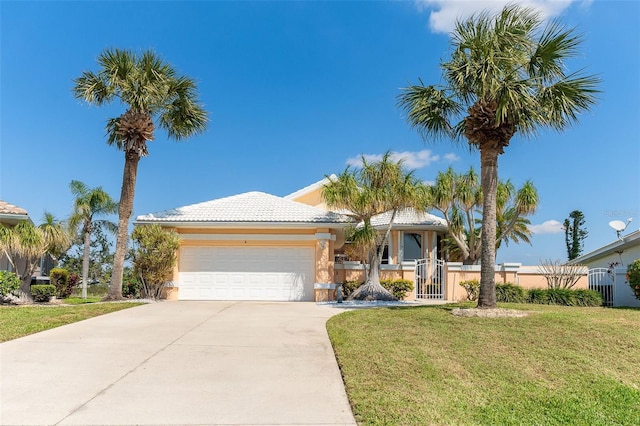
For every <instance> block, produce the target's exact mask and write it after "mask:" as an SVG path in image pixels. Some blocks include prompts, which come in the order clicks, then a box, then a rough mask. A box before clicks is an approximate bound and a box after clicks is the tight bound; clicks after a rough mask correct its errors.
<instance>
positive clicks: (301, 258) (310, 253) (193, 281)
mask: <svg viewBox="0 0 640 426" xmlns="http://www.w3.org/2000/svg"><path fill="white" fill-rule="evenodd" d="M314 280H315V256H314V250H313V248H311V247H295V248H294V247H183V248H182V249H181V250H180V282H179V286H180V289H179V291H178V297H179V298H180V299H181V300H274V301H276V300H277V301H282V300H292V301H293V300H308V301H312V300H314V294H313V282H314Z"/></svg>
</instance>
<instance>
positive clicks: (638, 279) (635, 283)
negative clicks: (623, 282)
mask: <svg viewBox="0 0 640 426" xmlns="http://www.w3.org/2000/svg"><path fill="white" fill-rule="evenodd" d="M627 282H628V283H629V286H630V287H631V291H632V292H633V295H634V296H635V297H636V299H638V300H640V259H636V260H634V261H633V262H632V263H631V265H629V266H627Z"/></svg>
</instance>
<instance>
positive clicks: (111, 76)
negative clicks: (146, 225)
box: [73, 49, 207, 299]
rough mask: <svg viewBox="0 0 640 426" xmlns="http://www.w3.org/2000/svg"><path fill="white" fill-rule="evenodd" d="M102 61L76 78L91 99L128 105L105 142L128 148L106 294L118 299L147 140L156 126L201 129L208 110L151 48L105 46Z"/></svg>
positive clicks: (180, 135) (179, 133)
mask: <svg viewBox="0 0 640 426" xmlns="http://www.w3.org/2000/svg"><path fill="white" fill-rule="evenodd" d="M98 65H100V69H99V71H98V72H96V73H94V72H92V71H85V72H83V73H82V75H81V76H80V77H79V78H77V79H76V80H74V83H75V85H74V88H73V92H74V95H75V97H76V98H78V99H82V100H84V101H85V102H87V103H89V104H91V105H98V106H101V105H105V104H108V103H111V102H113V101H114V100H116V99H117V100H119V101H120V102H121V103H123V104H124V105H126V108H127V109H126V111H125V112H124V113H123V114H122V115H120V116H119V117H115V118H110V119H109V120H108V121H107V135H108V140H107V143H108V144H109V145H115V146H116V147H117V148H118V149H120V150H122V151H124V157H125V163H124V172H123V177H122V191H121V194H120V204H119V209H118V233H117V237H116V251H115V255H114V264H113V275H112V278H111V285H110V287H109V294H108V295H107V298H108V299H120V298H122V274H123V270H124V258H125V254H126V251H127V239H128V228H129V219H130V217H131V212H132V210H133V198H134V192H135V185H136V177H137V172H138V163H139V161H140V158H141V157H145V156H147V155H148V150H147V141H151V140H153V139H154V131H155V129H156V127H160V128H161V129H164V130H165V131H166V132H167V135H168V136H169V138H172V139H176V140H181V139H184V138H187V137H189V136H192V135H195V134H198V133H202V132H204V130H205V128H206V124H207V112H206V111H205V110H204V108H203V107H202V106H201V105H200V104H198V101H197V93H196V92H197V90H196V84H195V82H194V81H193V80H192V79H190V78H188V77H185V76H181V75H178V74H177V73H176V71H175V70H174V68H173V67H172V66H171V65H170V64H168V63H166V62H164V61H163V60H162V59H161V58H159V57H158V56H157V55H156V54H155V53H153V52H152V51H146V52H144V53H142V54H141V55H138V54H136V53H134V52H131V51H128V50H121V49H107V50H105V51H103V52H102V53H101V54H100V56H98Z"/></svg>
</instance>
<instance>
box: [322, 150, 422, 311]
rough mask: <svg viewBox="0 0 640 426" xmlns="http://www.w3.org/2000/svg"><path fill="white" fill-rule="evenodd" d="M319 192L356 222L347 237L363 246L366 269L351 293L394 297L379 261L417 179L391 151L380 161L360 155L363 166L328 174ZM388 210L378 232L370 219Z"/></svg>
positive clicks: (409, 201) (366, 297)
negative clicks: (383, 226) (383, 282)
mask: <svg viewBox="0 0 640 426" xmlns="http://www.w3.org/2000/svg"><path fill="white" fill-rule="evenodd" d="M328 179H329V183H327V184H326V185H325V186H324V187H323V189H322V196H323V198H324V200H325V202H326V203H327V205H328V206H329V207H332V208H339V209H345V210H347V212H346V214H347V215H349V216H351V217H352V218H353V219H354V220H355V222H356V223H357V225H355V226H352V227H350V228H349V229H347V238H348V239H349V240H350V241H351V242H352V243H353V244H355V245H356V246H358V247H362V248H363V249H364V252H365V254H366V255H367V261H368V265H369V269H368V270H367V269H365V275H366V276H365V282H364V284H362V285H361V286H360V287H358V288H357V289H356V290H355V291H354V292H353V293H352V294H351V295H350V296H349V298H350V299H358V300H395V298H394V297H393V295H392V294H391V293H389V291H387V289H385V288H384V287H383V286H382V285H381V284H380V264H381V262H382V256H383V252H384V246H385V244H386V241H387V240H388V239H389V234H390V232H391V227H392V225H393V222H394V219H395V216H396V213H397V212H398V210H400V209H402V208H404V207H408V206H411V204H412V203H413V201H414V199H416V193H417V192H418V191H419V190H420V189H419V188H420V183H419V182H418V181H417V179H416V178H415V177H414V175H413V172H410V171H407V170H406V169H405V168H404V166H403V162H402V161H401V160H400V161H393V160H392V159H391V153H389V152H387V153H386V154H384V156H383V157H382V159H381V160H380V161H374V162H369V161H367V160H366V158H364V157H362V166H361V167H359V168H357V169H355V170H354V169H351V168H349V167H347V169H346V170H345V171H344V172H343V173H341V174H340V175H338V176H337V177H335V178H333V177H329V178H328ZM387 212H391V218H390V220H389V223H388V224H387V228H386V230H385V232H384V233H383V234H382V235H380V233H379V231H378V229H376V228H375V227H374V225H373V224H372V222H371V219H372V218H373V217H374V216H377V215H379V214H382V213H387Z"/></svg>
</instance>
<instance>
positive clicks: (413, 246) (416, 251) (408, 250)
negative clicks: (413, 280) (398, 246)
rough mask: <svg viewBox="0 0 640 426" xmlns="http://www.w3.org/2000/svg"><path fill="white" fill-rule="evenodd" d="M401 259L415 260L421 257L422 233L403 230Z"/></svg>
mask: <svg viewBox="0 0 640 426" xmlns="http://www.w3.org/2000/svg"><path fill="white" fill-rule="evenodd" d="M402 242H403V245H404V251H403V254H404V255H403V260H404V261H409V260H417V259H422V258H423V255H422V234H416V233H412V232H405V233H404V237H403V241H402Z"/></svg>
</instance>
